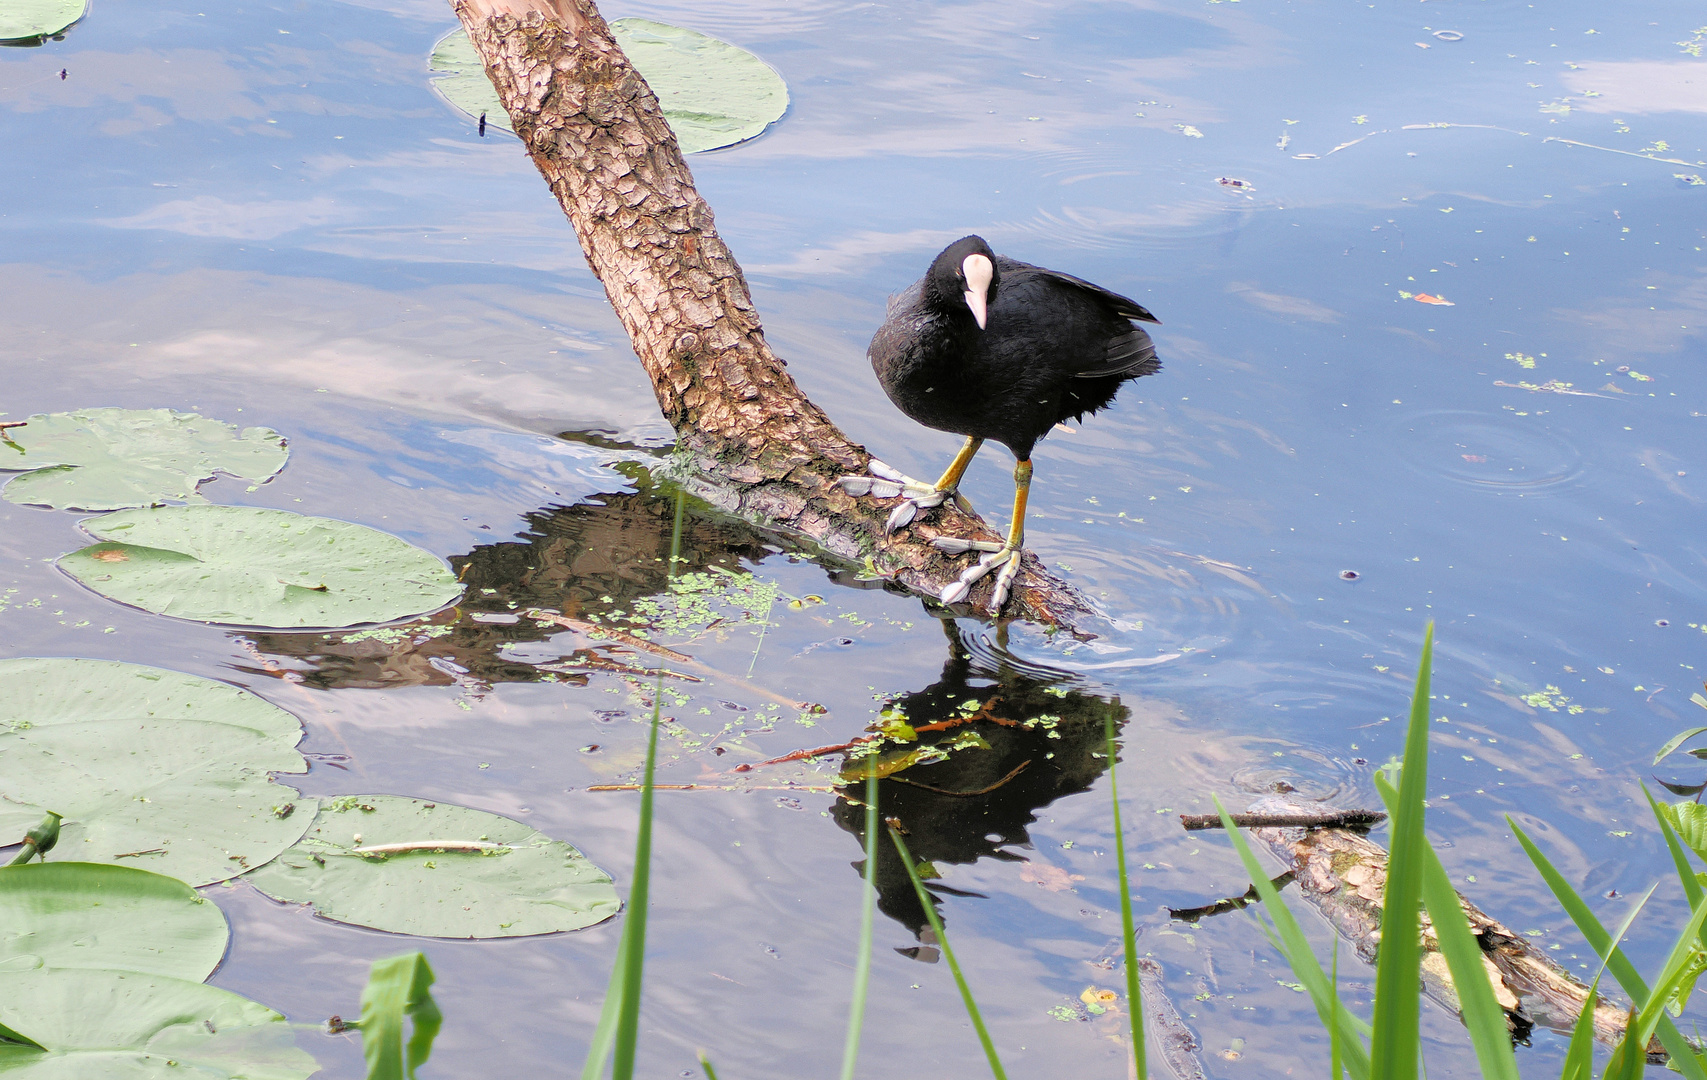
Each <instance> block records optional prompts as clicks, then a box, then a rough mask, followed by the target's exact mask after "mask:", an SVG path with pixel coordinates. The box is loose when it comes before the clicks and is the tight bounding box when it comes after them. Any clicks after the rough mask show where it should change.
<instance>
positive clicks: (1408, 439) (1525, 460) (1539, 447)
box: [1400, 409, 1583, 495]
mask: <svg viewBox="0 0 1707 1080" xmlns="http://www.w3.org/2000/svg"><path fill="white" fill-rule="evenodd" d="M1400 445H1401V446H1402V448H1403V451H1404V454H1405V462H1406V463H1407V464H1408V465H1410V466H1411V468H1413V469H1415V470H1417V471H1418V472H1420V473H1423V474H1425V475H1428V476H1444V477H1446V478H1447V479H1448V480H1453V481H1456V482H1457V483H1460V484H1463V485H1465V486H1466V487H1472V488H1476V489H1478V490H1481V491H1493V492H1506V493H1514V494H1523V495H1534V494H1540V493H1542V492H1549V493H1550V492H1554V491H1558V490H1560V489H1562V488H1565V487H1567V486H1568V485H1570V484H1571V483H1573V482H1574V481H1575V480H1577V479H1578V478H1579V477H1580V476H1581V475H1582V471H1583V460H1582V453H1581V452H1580V451H1578V450H1577V448H1576V447H1575V446H1573V445H1572V444H1571V443H1570V442H1569V441H1568V440H1566V439H1564V438H1562V437H1560V436H1558V435H1556V434H1554V433H1552V432H1550V431H1547V430H1545V429H1543V428H1541V427H1539V426H1536V425H1534V424H1525V423H1520V422H1518V421H1517V420H1516V419H1515V418H1507V417H1504V416H1501V415H1499V414H1498V413H1476V412H1468V411H1459V410H1446V409H1442V410H1434V411H1430V412H1425V413H1421V414H1418V415H1417V416H1416V417H1414V418H1413V419H1412V420H1411V421H1410V422H1409V423H1408V424H1406V425H1405V427H1404V429H1403V431H1402V434H1401V436H1400Z"/></svg>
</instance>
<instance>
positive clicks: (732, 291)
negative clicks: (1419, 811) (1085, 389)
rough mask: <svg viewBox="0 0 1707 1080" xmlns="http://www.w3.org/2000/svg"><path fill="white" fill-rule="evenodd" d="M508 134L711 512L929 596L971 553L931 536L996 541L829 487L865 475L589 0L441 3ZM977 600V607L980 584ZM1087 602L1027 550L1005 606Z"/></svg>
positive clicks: (952, 514)
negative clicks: (955, 553)
mask: <svg viewBox="0 0 1707 1080" xmlns="http://www.w3.org/2000/svg"><path fill="white" fill-rule="evenodd" d="M452 6H453V7H454V8H455V9H456V13H457V16H458V17H459V18H460V19H461V20H462V23H463V25H464V26H465V27H466V28H467V29H468V35H469V37H470V38H471V39H472V40H473V42H474V46H475V48H476V50H477V51H478V52H479V53H480V56H481V58H482V59H483V60H484V62H485V65H486V74H487V75H488V76H489V77H490V78H491V80H492V85H493V86H494V87H496V88H497V91H498V97H499V98H500V99H501V100H502V101H503V103H504V107H505V108H506V109H508V110H509V113H510V117H511V120H512V122H513V123H514V125H515V129H516V133H517V134H518V135H519V136H520V137H521V140H522V143H523V145H525V146H526V147H527V150H528V153H529V154H530V155H531V156H532V157H533V161H534V164H535V165H537V166H538V167H539V171H540V172H541V173H542V174H543V175H544V176H545V179H546V181H547V182H548V183H550V185H551V190H552V193H553V194H555V195H556V196H557V201H558V202H559V203H560V204H562V206H563V210H564V212H565V213H566V214H568V216H569V220H570V222H571V223H572V224H573V225H574V227H575V235H576V236H577V237H578V238H579V240H580V242H581V250H582V252H583V253H585V254H586V256H587V262H588V263H589V264H590V265H591V266H592V269H593V273H594V274H596V275H597V276H598V278H599V280H600V281H601V282H603V283H604V287H605V293H606V295H607V296H609V297H610V302H611V305H612V306H613V307H614V308H615V309H616V313H617V317H618V318H620V319H621V320H622V324H623V326H624V327H625V328H627V330H628V336H629V339H630V340H631V341H632V342H633V343H634V351H635V353H636V354H637V355H638V356H639V357H640V362H641V363H642V364H643V365H644V366H645V368H646V374H647V376H648V377H649V378H650V379H651V381H652V389H653V391H654V392H655V393H656V394H657V395H658V407H659V408H660V409H661V410H662V411H663V413H664V416H665V418H666V419H668V420H669V421H670V424H671V426H672V427H674V428H675V431H676V439H677V449H678V452H679V453H680V454H682V455H684V456H685V457H686V459H687V460H688V462H689V463H690V465H691V469H690V475H687V476H684V477H683V478H682V479H683V481H684V482H685V483H686V485H687V486H688V488H689V490H691V491H692V492H693V493H694V494H695V495H698V496H700V497H702V498H704V499H706V500H707V501H709V502H710V503H712V504H713V505H714V506H716V507H718V508H719V509H721V510H724V511H726V512H729V513H732V514H735V515H737V516H739V517H742V518H745V519H748V520H751V521H754V522H757V523H759V524H762V525H764V526H766V527H769V528H772V529H776V530H778V531H780V532H783V533H786V534H792V535H794V536H797V537H799V538H802V539H805V540H808V541H810V542H812V543H813V544H816V545H817V546H818V547H820V548H822V549H823V550H824V551H826V552H828V553H829V554H830V555H831V556H832V557H834V558H837V559H840V560H843V561H846V562H848V563H852V564H854V565H863V564H864V563H865V562H866V560H867V559H868V558H869V559H870V560H871V565H872V566H873V567H874V568H875V569H876V570H877V571H878V572H880V573H883V574H886V575H890V576H892V577H893V578H894V580H896V581H898V582H900V583H901V584H903V585H905V586H906V587H907V588H909V589H911V590H913V591H914V592H917V593H922V594H925V595H928V596H932V597H935V596H938V595H939V594H940V593H941V592H942V589H943V587H944V586H945V585H947V584H948V583H949V582H951V581H953V580H954V579H955V578H956V577H957V576H958V574H959V572H960V569H961V568H962V566H963V565H964V564H965V562H966V559H967V557H966V556H962V557H960V558H959V559H957V560H950V559H949V558H948V557H946V556H944V555H942V554H941V553H940V552H938V551H937V550H936V549H935V548H933V547H931V546H930V543H929V540H930V538H931V537H932V536H935V535H938V534H939V533H941V534H944V535H950V536H959V537H972V536H976V537H978V538H980V539H994V540H999V539H1001V537H999V536H997V535H996V533H995V532H993V531H992V530H991V529H990V527H989V526H988V525H986V524H985V523H984V522H983V521H982V519H980V518H977V517H968V516H967V515H964V514H962V513H960V512H959V511H958V510H956V509H955V508H954V507H953V505H952V504H946V505H944V506H942V507H939V508H938V509H936V510H935V511H932V512H931V513H930V515H929V517H930V520H929V521H928V522H915V523H914V524H913V525H911V526H909V527H907V528H904V529H902V530H900V531H898V532H897V533H895V534H894V535H885V533H884V531H883V522H884V519H885V517H886V516H887V514H888V511H889V509H890V507H891V505H892V504H891V503H889V502H887V501H884V502H879V501H877V500H875V499H872V498H869V497H866V498H858V499H856V498H854V497H853V496H850V495H848V494H847V493H846V492H844V491H843V490H842V489H841V488H840V487H838V486H837V485H836V483H835V481H836V479H837V478H838V477H841V476H845V475H850V474H857V473H864V472H865V471H866V463H867V460H868V455H867V454H866V451H865V448H864V447H862V446H860V445H858V444H857V443H854V442H851V441H849V440H848V438H847V436H845V435H843V434H842V433H841V431H840V430H839V429H838V428H837V427H836V425H835V424H833V423H832V422H831V421H830V419H829V417H827V416H826V415H824V412H823V410H821V409H819V408H818V407H817V406H816V405H814V404H812V402H811V401H809V400H807V398H806V396H805V395H804V394H802V393H801V391H800V388H799V387H798V386H796V385H795V383H794V380H793V379H792V378H790V377H789V374H788V372H787V371H786V370H785V368H784V365H783V362H782V361H781V360H779V359H778V358H777V357H776V356H775V354H773V353H772V352H771V350H770V346H769V345H767V344H766V343H765V338H764V333H763V331H762V330H761V329H760V326H759V316H758V312H757V311H756V310H754V308H753V301H752V297H751V296H750V295H749V294H748V291H747V282H746V279H745V278H744V277H742V275H741V268H740V267H739V266H738V265H736V262H735V258H734V256H733V255H731V254H730V253H729V249H728V247H726V246H725V245H724V243H723V241H722V240H721V239H720V238H719V237H718V235H717V230H716V228H715V227H714V226H713V224H712V217H711V208H710V207H709V206H707V205H706V203H705V200H703V199H701V198H700V197H699V193H698V192H697V191H695V190H694V186H693V177H692V175H691V174H690V173H689V172H688V167H687V165H686V163H685V162H684V161H683V160H682V154H681V151H680V149H679V148H678V146H677V145H676V137H675V135H674V133H672V132H671V130H670V127H669V124H668V123H666V122H665V120H664V114H663V112H662V110H661V109H660V108H659V106H658V100H657V98H656V97H655V96H654V95H653V93H652V91H651V89H650V88H649V87H648V86H647V85H646V82H645V80H644V79H642V78H641V77H640V75H639V73H638V72H636V71H635V70H634V68H633V66H632V65H631V64H630V63H629V62H628V58H627V57H626V56H624V55H623V53H622V50H621V49H620V48H619V47H618V46H617V44H616V41H615V40H614V39H613V38H612V36H611V32H610V27H609V26H607V25H606V24H605V21H604V19H603V18H601V17H600V15H599V13H598V9H597V8H595V7H594V6H593V4H592V2H591V0H452ZM993 579H994V575H991V577H990V578H987V579H986V580H985V581H984V582H981V583H980V584H979V585H978V587H977V588H976V589H975V590H974V592H973V598H972V600H970V601H968V602H969V603H971V602H976V603H978V604H979V606H980V607H982V605H983V604H984V603H986V602H987V599H986V598H987V597H988V595H989V588H990V584H989V582H990V581H993ZM1090 613H1091V612H1090V608H1089V605H1088V604H1087V602H1086V601H1085V599H1084V597H1083V596H1082V595H1080V594H1079V592H1078V591H1077V590H1075V589H1074V588H1072V587H1071V586H1070V585H1068V584H1067V583H1065V582H1064V581H1061V580H1060V579H1059V578H1056V577H1054V576H1053V575H1051V574H1049V573H1047V572H1046V571H1044V570H1043V569H1042V567H1041V565H1040V564H1039V563H1038V561H1037V559H1036V557H1035V556H1033V555H1031V554H1029V553H1027V555H1026V556H1025V561H1024V564H1023V565H1022V568H1021V571H1020V575H1019V578H1018V580H1017V582H1016V583H1015V587H1014V593H1013V596H1012V597H1011V598H1010V599H1009V600H1008V603H1007V607H1006V611H1005V614H1007V615H1011V616H1018V617H1021V618H1027V619H1031V620H1033V621H1036V622H1040V623H1043V624H1045V625H1048V626H1055V627H1061V628H1063V629H1069V630H1070V629H1072V628H1073V626H1074V623H1075V621H1077V620H1080V619H1083V618H1084V617H1085V616H1087V615H1089V614H1090Z"/></svg>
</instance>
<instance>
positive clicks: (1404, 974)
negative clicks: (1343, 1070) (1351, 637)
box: [1369, 622, 1434, 1080]
mask: <svg viewBox="0 0 1707 1080" xmlns="http://www.w3.org/2000/svg"><path fill="white" fill-rule="evenodd" d="M1433 659H1434V624H1433V623H1432V622H1431V623H1429V624H1428V627H1427V629H1425V630H1424V631H1423V647H1422V659H1421V660H1420V661H1419V663H1418V664H1417V682H1416V687H1415V690H1414V692H1413V693H1412V695H1411V724H1410V729H1409V730H1408V732H1407V733H1406V736H1405V770H1404V772H1403V773H1402V774H1401V776H1400V779H1399V804H1398V807H1397V808H1396V812H1395V814H1394V816H1393V839H1392V849H1391V854H1390V855H1389V858H1388V862H1387V888H1386V892H1385V893H1384V894H1383V896H1382V900H1381V951H1380V954H1379V956H1378V957H1377V959H1376V963H1375V1018H1374V1022H1373V1024H1372V1025H1371V1027H1372V1029H1373V1031H1372V1035H1371V1040H1370V1046H1369V1060H1370V1066H1371V1067H1372V1068H1373V1069H1374V1070H1375V1075H1377V1076H1379V1077H1381V1078H1382V1080H1416V1075H1417V1052H1418V1049H1419V1047H1420V1044H1421V1035H1420V1033H1419V1028H1418V1023H1419V1016H1420V1014H1421V1009H1422V980H1421V978H1420V977H1419V976H1420V973H1421V970H1422V919H1421V908H1422V879H1423V864H1424V860H1425V859H1426V858H1427V856H1428V855H1429V854H1430V852H1429V850H1428V838H1427V837H1426V836H1425V835H1424V833H1423V795H1424V793H1425V790H1426V788H1427V785H1428V682H1429V672H1430V669H1431V665H1432V662H1433Z"/></svg>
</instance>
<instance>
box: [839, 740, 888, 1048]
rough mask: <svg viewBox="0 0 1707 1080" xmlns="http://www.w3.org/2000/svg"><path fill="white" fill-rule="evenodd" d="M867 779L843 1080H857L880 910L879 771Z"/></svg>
mask: <svg viewBox="0 0 1707 1080" xmlns="http://www.w3.org/2000/svg"><path fill="white" fill-rule="evenodd" d="M869 769H870V771H869V772H867V773H866V776H865V893H864V896H863V897H862V898H861V901H860V909H859V955H858V956H857V957H856V958H855V960H854V984H853V1004H852V1005H851V1006H849V1008H848V1038H847V1043H846V1045H844V1046H843V1048H842V1080H853V1074H854V1062H856V1061H858V1060H859V1032H860V1028H861V1027H862V1026H863V1025H864V1024H865V996H866V991H867V989H868V988H869V987H870V985H871V920H872V914H873V912H874V911H875V910H876V908H877V834H878V832H879V830H880V826H879V821H878V817H877V768H876V766H875V763H874V764H873V765H871V766H869Z"/></svg>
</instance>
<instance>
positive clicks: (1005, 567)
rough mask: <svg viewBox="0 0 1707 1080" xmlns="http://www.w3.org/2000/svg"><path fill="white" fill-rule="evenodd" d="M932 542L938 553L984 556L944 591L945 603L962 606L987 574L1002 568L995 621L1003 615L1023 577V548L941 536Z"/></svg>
mask: <svg viewBox="0 0 1707 1080" xmlns="http://www.w3.org/2000/svg"><path fill="white" fill-rule="evenodd" d="M931 543H932V544H933V545H934V546H935V547H936V549H937V550H938V551H941V552H943V553H945V554H948V555H960V554H963V553H965V552H968V551H982V552H984V557H983V558H981V559H979V560H978V561H977V562H975V563H973V564H972V565H971V566H969V567H967V568H966V570H965V572H964V573H962V574H961V575H960V576H959V577H958V578H956V579H955V580H954V581H952V582H950V583H949V585H948V587H947V588H945V589H943V590H942V602H943V603H945V604H958V603H960V602H961V601H962V600H964V599H966V595H967V594H968V593H970V592H971V591H972V586H973V585H976V584H977V583H978V582H979V581H980V580H981V579H982V578H983V577H984V576H985V575H986V574H988V573H989V572H990V571H992V570H996V569H997V568H1000V573H998V574H997V575H996V585H995V588H993V589H992V590H990V607H989V614H990V616H991V618H995V617H997V616H999V615H1001V613H1002V605H1004V604H1006V603H1007V602H1008V593H1009V592H1011V591H1012V590H1013V584H1014V578H1015V577H1017V576H1018V575H1019V556H1020V551H1021V550H1022V549H1020V548H1018V547H1015V546H1013V545H1011V544H1001V543H997V542H995V541H994V540H961V539H959V538H957V537H952V536H937V537H933V538H932V539H931Z"/></svg>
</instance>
